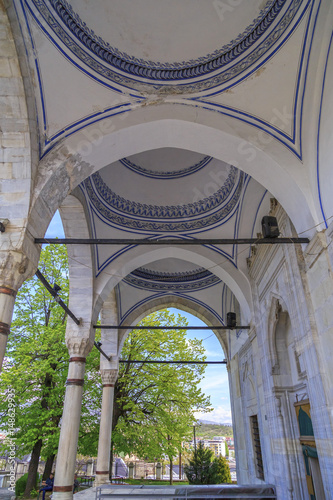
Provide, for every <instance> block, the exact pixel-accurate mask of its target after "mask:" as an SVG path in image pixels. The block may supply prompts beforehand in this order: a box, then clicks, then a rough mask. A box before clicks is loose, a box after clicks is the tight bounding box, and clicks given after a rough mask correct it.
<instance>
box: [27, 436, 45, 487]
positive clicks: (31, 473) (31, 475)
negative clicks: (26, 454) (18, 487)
mask: <svg viewBox="0 0 333 500" xmlns="http://www.w3.org/2000/svg"><path fill="white" fill-rule="evenodd" d="M42 444H43V441H42V440H41V439H38V441H36V443H35V445H34V447H33V449H32V453H31V459H30V463H29V469H28V478H27V485H26V488H25V492H24V496H25V497H30V492H31V490H34V489H35V488H36V484H37V470H38V464H39V456H40V450H41V449H42Z"/></svg>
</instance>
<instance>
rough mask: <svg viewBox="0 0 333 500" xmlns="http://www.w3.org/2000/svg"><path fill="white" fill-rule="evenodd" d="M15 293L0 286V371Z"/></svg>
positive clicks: (11, 289) (4, 286) (8, 288)
mask: <svg viewBox="0 0 333 500" xmlns="http://www.w3.org/2000/svg"><path fill="white" fill-rule="evenodd" d="M16 293H17V291H16V290H14V289H13V288H10V287H9V286H6V285H0V370H1V367H2V362H3V358H4V356H5V352H6V345H7V340H8V335H9V333H10V324H11V321H12V315H13V310H14V303H15V297H16Z"/></svg>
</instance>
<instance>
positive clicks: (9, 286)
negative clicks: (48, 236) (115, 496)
mask: <svg viewBox="0 0 333 500" xmlns="http://www.w3.org/2000/svg"><path fill="white" fill-rule="evenodd" d="M332 25H333V4H332V2H331V1H330V0H265V1H262V0H246V1H241V0H240V1H238V0H237V1H231V0H223V1H215V0H214V1H211V2H207V1H206V0H191V1H190V0H182V1H181V2H180V1H179V0H154V1H153V0H138V1H136V2H132V1H130V0H113V1H112V2H110V1H108V0H98V1H92V0H85V1H79V0H49V1H46V0H0V109H1V113H0V134H1V135H0V146H1V148H0V200H1V201H0V206H1V211H0V212H1V213H0V222H1V223H2V224H3V226H0V227H2V228H3V232H0V342H1V344H0V356H1V362H2V359H3V357H4V356H5V347H6V342H7V338H8V335H9V334H10V324H11V319H12V314H13V307H14V301H15V295H16V292H17V290H18V289H19V287H20V286H21V285H22V283H23V282H24V281H25V280H26V279H27V278H28V277H30V276H32V275H33V274H34V273H35V272H36V269H37V267H38V260H39V253H40V249H41V246H40V245H39V244H36V243H35V241H34V239H35V238H43V237H44V235H45V232H46V230H47V227H48V225H49V223H50V221H51V219H52V217H53V216H54V213H55V212H56V211H57V210H59V212H60V215H61V218H62V222H63V226H64V232H65V236H66V238H67V239H73V238H78V239H88V238H91V239H98V238H106V239H114V240H116V239H128V240H129V242H128V243H127V244H123V245H115V244H113V245H112V244H111V245H101V244H96V243H95V244H86V245H79V244H68V245H67V248H68V257H69V276H70V298H69V307H70V309H71V310H72V311H73V313H74V314H75V316H76V317H77V318H79V319H80V322H79V324H78V325H77V324H76V323H75V322H73V321H72V320H71V319H70V318H68V322H67V330H66V342H67V346H68V349H69V352H70V357H71V360H70V363H69V372H68V383H67V388H66V401H65V406H64V414H63V418H62V424H61V425H62V427H61V437H60V443H59V451H58V464H59V465H58V466H57V470H56V476H55V491H54V495H55V498H56V500H67V499H70V498H72V495H73V493H72V488H71V485H72V483H73V475H74V461H75V456H76V450H77V439H78V429H79V422H80V412H81V398H82V384H83V379H84V370H85V358H86V356H87V355H88V354H89V352H90V350H91V349H92V347H93V342H94V335H95V329H94V325H95V324H96V322H97V320H98V318H100V319H101V323H102V324H104V325H115V326H117V325H130V326H131V325H132V326H133V325H135V324H136V323H137V322H138V321H139V320H140V319H142V318H143V317H145V316H146V315H147V314H148V313H149V312H152V311H156V310H158V309H161V308H164V307H169V306H173V307H177V308H179V309H183V310H185V311H189V312H191V313H192V314H194V315H196V316H197V317H199V318H200V319H202V320H203V321H204V322H205V323H206V324H207V325H208V326H211V327H212V328H213V331H214V333H215V334H216V336H217V338H218V340H219V342H220V344H221V356H223V357H224V358H225V359H226V360H227V367H228V374H229V385H230V396H231V405H232V414H233V424H234V434H235V450H236V457H237V478H238V483H239V484H252V485H253V484H257V485H265V484H272V485H274V486H275V487H276V491H277V498H278V499H279V500H285V499H287V498H288V499H294V500H303V499H304V500H305V499H309V498H310V500H323V499H324V498H327V499H329V498H333V480H332V476H333V474H332V473H333V458H332V457H333V414H332V408H333V389H332V379H333V367H332V363H331V359H332V352H333V340H332V331H333V315H332V311H333V278H332V260H333V246H332V245H331V243H332V234H333V222H332V217H333V197H332V188H333V173H332V157H333V141H332V126H331V122H332V113H333V98H332V95H331V92H330V89H331V88H332V79H333V65H332V52H331V44H332ZM264 216H271V217H275V218H276V219H277V222H278V226H279V230H280V236H281V237H287V238H291V237H294V238H297V237H305V238H308V241H309V243H308V244H304V243H303V244H292V243H291V244H286V245H282V244H279V243H278V238H277V239H276V243H274V244H272V245H259V244H254V245H239V244H236V243H233V244H228V245H219V244H214V243H210V244H203V245H189V244H188V242H191V240H200V239H211V240H214V239H217V238H218V239H223V238H224V239H232V240H234V239H236V238H247V239H249V238H252V239H253V238H258V239H259V238H262V237H263V234H262V233H263V229H262V225H261V221H262V218H263V217H264ZM1 231H2V230H1ZM138 239H149V240H151V241H154V240H157V239H163V240H165V241H168V240H170V239H176V240H177V241H179V242H186V244H183V245H178V244H177V245H176V244H174V245H172V244H167V245H160V246H153V245H151V246H146V245H145V246H144V245H138V244H136V240H138ZM132 240H133V243H132ZM228 312H234V313H236V316H237V323H238V325H248V326H249V327H250V328H249V329H248V330H245V329H244V330H239V331H236V330H232V331H230V332H228V330H219V329H217V328H216V329H215V330H214V326H216V327H217V326H225V325H226V322H227V313H228ZM127 333H128V332H126V331H124V330H120V329H118V328H112V329H105V330H102V339H101V341H102V345H103V349H104V352H105V353H106V355H107V356H108V357H109V359H106V358H105V357H104V356H102V355H101V366H100V369H101V377H102V383H103V398H102V395H101V422H100V442H99V448H98V449H99V451H98V474H97V475H98V478H97V482H96V484H104V483H106V482H107V481H108V473H109V452H110V439H111V427H112V418H111V415H112V407H113V386H114V383H115V381H116V379H117V376H118V361H119V357H120V352H121V348H122V345H123V342H124V339H125V338H126V335H127ZM310 424H311V425H310ZM305 427H307V428H308V429H309V428H311V429H312V431H311V432H312V434H310V435H304V434H302V432H303V430H304V428H305Z"/></svg>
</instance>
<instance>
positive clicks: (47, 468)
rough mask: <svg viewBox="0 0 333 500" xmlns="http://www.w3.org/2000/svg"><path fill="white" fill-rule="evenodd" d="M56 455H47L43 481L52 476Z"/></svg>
mask: <svg viewBox="0 0 333 500" xmlns="http://www.w3.org/2000/svg"><path fill="white" fill-rule="evenodd" d="M54 457H55V455H51V456H50V457H47V460H46V462H45V467H44V472H43V477H42V480H43V481H46V480H47V479H48V478H49V477H50V474H51V472H52V467H53V462H54Z"/></svg>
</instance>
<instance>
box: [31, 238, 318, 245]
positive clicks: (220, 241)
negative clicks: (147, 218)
mask: <svg viewBox="0 0 333 500" xmlns="http://www.w3.org/2000/svg"><path fill="white" fill-rule="evenodd" d="M309 242H310V240H309V238H259V239H258V238H201V239H191V240H181V239H175V238H174V239H170V238H169V239H156V240H149V239H142V238H139V239H135V238H133V239H129V238H115V239H113V238H35V243H38V244H52V245H271V244H274V245H276V244H280V245H281V244H284V245H288V244H289V245H290V244H295V243H309Z"/></svg>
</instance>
